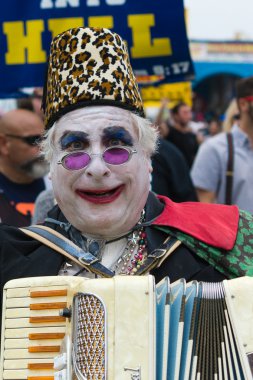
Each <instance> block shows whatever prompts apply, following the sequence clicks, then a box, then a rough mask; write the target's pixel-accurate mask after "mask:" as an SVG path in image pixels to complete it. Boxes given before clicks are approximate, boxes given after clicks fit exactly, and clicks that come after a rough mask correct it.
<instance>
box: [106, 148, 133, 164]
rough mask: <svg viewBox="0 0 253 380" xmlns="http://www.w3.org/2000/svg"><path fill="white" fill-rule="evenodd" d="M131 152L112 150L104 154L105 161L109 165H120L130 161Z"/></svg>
mask: <svg viewBox="0 0 253 380" xmlns="http://www.w3.org/2000/svg"><path fill="white" fill-rule="evenodd" d="M129 155H130V154H129V152H128V150H127V149H124V148H110V149H108V150H106V151H105V152H104V154H103V159H104V161H105V162H107V164H111V165H120V164H124V162H127V161H128V160H129Z"/></svg>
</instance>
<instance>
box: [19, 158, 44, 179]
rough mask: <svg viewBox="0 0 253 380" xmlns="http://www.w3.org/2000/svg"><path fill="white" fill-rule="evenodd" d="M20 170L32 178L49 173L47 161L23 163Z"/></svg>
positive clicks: (41, 176)
mask: <svg viewBox="0 0 253 380" xmlns="http://www.w3.org/2000/svg"><path fill="white" fill-rule="evenodd" d="M21 170H22V171H23V172H24V173H25V174H26V175H27V176H29V177H30V178H32V179H34V180H35V179H39V178H43V177H44V176H45V175H47V174H48V173H49V164H48V163H47V162H44V161H43V162H41V161H38V162H31V163H28V164H26V165H24V166H23V167H22V168H21Z"/></svg>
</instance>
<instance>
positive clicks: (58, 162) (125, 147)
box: [57, 145, 137, 171]
mask: <svg viewBox="0 0 253 380" xmlns="http://www.w3.org/2000/svg"><path fill="white" fill-rule="evenodd" d="M115 148H117V149H118V148H120V149H123V150H126V151H127V152H128V153H129V157H128V159H127V161H125V162H122V164H110V163H109V162H106V161H105V160H104V158H103V154H104V153H105V152H106V151H108V150H110V149H115ZM75 153H86V154H87V155H88V156H89V157H90V161H89V162H88V164H87V165H85V166H83V167H82V168H80V169H69V168H67V167H66V166H64V162H63V161H64V159H65V158H66V157H69V156H70V155H71V154H75ZM134 153H137V150H136V149H133V148H131V147H127V146H121V145H115V146H109V147H108V148H106V149H105V150H104V151H103V153H88V152H87V151H86V150H77V151H73V152H69V153H67V154H65V155H64V156H63V157H62V158H61V159H60V160H59V161H57V164H58V165H62V166H63V167H64V169H66V170H70V171H76V170H82V169H85V168H87V166H88V165H89V164H90V162H91V160H92V156H99V157H101V159H102V160H103V161H104V162H105V163H106V165H113V166H120V165H124V164H126V163H127V162H128V161H129V160H130V159H131V158H132V155H133V154H134Z"/></svg>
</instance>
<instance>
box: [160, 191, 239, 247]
mask: <svg viewBox="0 0 253 380" xmlns="http://www.w3.org/2000/svg"><path fill="white" fill-rule="evenodd" d="M158 199H160V201H161V202H163V203H164V204H165V207H164V210H163V212H162V213H161V214H160V215H159V216H158V217H157V218H156V219H155V221H154V222H153V225H158V226H168V227H173V228H176V229H178V230H179V231H182V232H184V233H186V234H188V235H191V236H193V237H194V238H196V239H198V240H200V241H202V242H203V243H206V244H208V245H211V246H213V247H217V248H220V249H225V250H230V249H232V248H233V246H234V244H235V241H236V236H237V231H238V222H239V209H238V207H237V206H226V205H218V204H207V203H199V202H183V203H175V202H173V201H171V200H170V199H169V198H167V197H164V196H158Z"/></svg>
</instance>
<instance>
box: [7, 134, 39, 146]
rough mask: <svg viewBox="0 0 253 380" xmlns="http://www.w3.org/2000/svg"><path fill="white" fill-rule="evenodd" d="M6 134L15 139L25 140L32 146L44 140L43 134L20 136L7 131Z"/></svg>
mask: <svg viewBox="0 0 253 380" xmlns="http://www.w3.org/2000/svg"><path fill="white" fill-rule="evenodd" d="M5 136H7V137H11V138H13V139H18V140H22V141H23V142H25V143H26V144H28V145H31V146H33V145H37V144H39V143H40V142H41V140H42V137H41V135H33V136H18V135H11V134H8V133H6V135H5Z"/></svg>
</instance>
